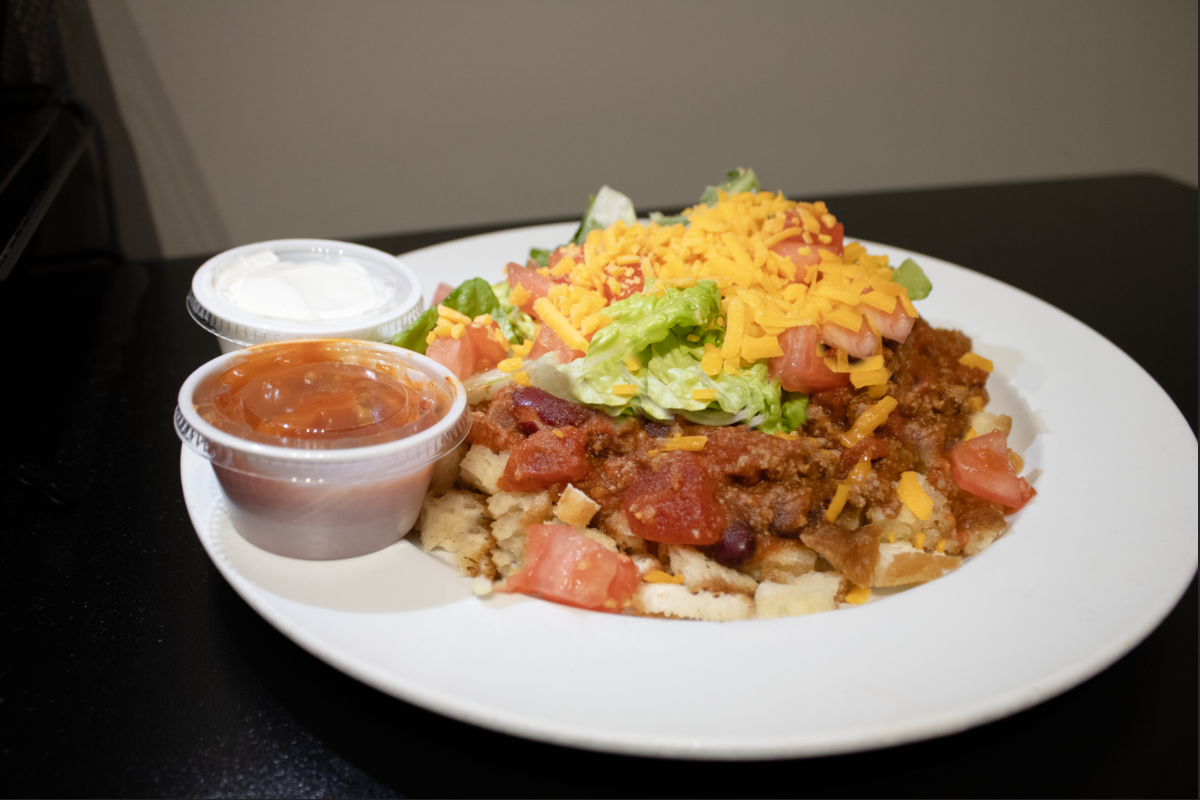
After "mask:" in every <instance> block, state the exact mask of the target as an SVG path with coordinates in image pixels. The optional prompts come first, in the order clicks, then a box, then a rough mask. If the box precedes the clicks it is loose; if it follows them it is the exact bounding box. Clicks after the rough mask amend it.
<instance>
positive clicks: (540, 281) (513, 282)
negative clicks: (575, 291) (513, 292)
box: [508, 261, 554, 317]
mask: <svg viewBox="0 0 1200 800" xmlns="http://www.w3.org/2000/svg"><path fill="white" fill-rule="evenodd" d="M530 263H531V264H532V266H529V267H522V266H521V265H520V264H518V263H516V262H514V261H510V262H508V285H509V286H511V287H513V288H514V289H515V288H517V284H521V285H522V286H524V287H525V291H526V292H528V293H529V300H528V301H527V302H525V303H524V304H523V305H521V306H519V308H520V309H521V310H522V311H524V312H525V313H526V314H529V315H530V316H534V317H536V316H537V314H534V313H533V304H534V302H536V301H537V299H538V298H539V297H545V296H546V295H547V294H548V293H549V291H550V286H551V285H552V284H553V283H554V281H552V280H550V278H549V276H546V275H543V274H542V273H540V272H538V271H537V269H534V267H536V266H537V262H536V261H532V262H530Z"/></svg>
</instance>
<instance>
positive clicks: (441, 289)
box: [432, 283, 454, 308]
mask: <svg viewBox="0 0 1200 800" xmlns="http://www.w3.org/2000/svg"><path fill="white" fill-rule="evenodd" d="M453 291H454V287H453V286H451V285H450V284H448V283H439V284H438V285H437V291H435V292H434V293H433V303H432V305H433V306H434V307H435V308H436V307H437V305H438V303H440V302H442V301H443V300H445V299H446V298H447V297H449V296H450V293H451V292H453Z"/></svg>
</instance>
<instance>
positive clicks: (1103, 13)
mask: <svg viewBox="0 0 1200 800" xmlns="http://www.w3.org/2000/svg"><path fill="white" fill-rule="evenodd" d="M90 7H91V10H92V15H93V19H94V22H95V25H96V31H97V33H98V36H99V40H100V42H101V44H102V47H103V52H104V59H105V62H106V64H107V67H108V71H109V75H110V77H111V80H112V84H113V87H114V89H115V94H116V98H117V103H118V105H119V108H120V112H121V116H122V118H123V119H124V121H125V125H126V127H127V129H128V132H129V136H130V139H131V141H132V143H133V148H134V151H135V152H136V156H137V160H138V163H139V164H140V167H141V172H142V176H143V179H144V181H145V187H146V194H147V196H148V198H149V204H150V208H151V212H152V215H153V219H154V222H155V226H156V228H157V234H158V241H159V242H160V243H161V248H162V251H163V253H164V255H166V256H169V257H170V256H179V255H185V254H192V253H200V252H207V251H215V250H220V249H223V248H226V247H229V246H232V245H235V244H242V243H245V242H251V241H256V240H262V239H268V238H275V237H284V236H320V237H331V238H351V237H366V236H371V235H378V234H387V233H397V232H404V231H413V230H420V229H429V228H440V227H452V226H461V225H470V224H479V223H493V222H505V221H509V220H522V219H528V218H536V217H547V216H561V215H568V214H575V213H578V212H580V211H581V210H582V205H583V203H584V202H585V200H586V195H587V194H588V193H589V192H591V191H594V190H595V189H596V188H598V187H599V186H600V185H601V184H602V183H608V184H611V185H612V186H614V187H616V188H619V189H621V190H622V191H624V192H626V193H627V194H629V195H630V196H631V197H632V198H633V199H634V201H635V203H636V204H637V206H638V208H639V210H642V211H649V210H652V209H654V208H656V207H660V206H673V205H680V204H684V203H687V202H689V201H691V200H693V199H694V198H695V197H696V196H697V194H698V192H699V191H700V189H701V188H702V187H703V185H704V184H706V183H709V182H712V181H714V180H715V179H716V178H717V177H718V176H719V175H720V173H722V172H723V171H724V170H726V169H729V168H731V167H734V166H738V165H745V166H752V167H754V168H755V169H756V170H757V172H758V174H759V175H760V176H761V177H762V179H763V181H764V184H765V185H766V186H767V187H768V188H775V189H783V190H785V191H786V192H788V193H789V195H792V196H804V197H810V198H816V197H818V196H821V195H827V194H833V193H840V192H854V191H869V190H877V189H890V188H899V187H921V186H940V185H949V184H964V183H980V182H990V181H1013V180H1023V179H1036V178H1046V177H1061V176H1075V175H1094V174H1104V173H1115V172H1129V171H1151V172H1156V173H1160V174H1164V175H1167V176H1170V177H1172V178H1175V179H1177V180H1180V181H1183V182H1185V183H1188V184H1190V185H1192V186H1195V185H1196V176H1197V166H1196V158H1197V155H1196V154H1197V127H1196V119H1197V56H1196V52H1197V34H1196V29H1197V11H1196V9H1197V5H1196V3H1195V2H1193V1H1190V0H1142V1H1141V2H1116V1H1114V0H1079V1H1077V0H1071V1H1069V2H1067V1H1063V2H1046V1H1045V0H1042V1H1041V2H1017V1H1006V2H975V1H968V0H954V1H951V2H943V1H942V0H922V1H920V2H853V1H852V2H829V1H827V0H813V1H811V2H769V1H767V0H762V1H759V2H736V3H735V2H710V1H708V0H693V1H692V2H682V1H680V2H624V1H622V2H603V1H602V0H590V1H589V2H542V1H540V0H511V1H510V2H498V1H494V0H493V1H490V2H468V1H466V0H450V1H447V2H385V1H383V0H338V1H337V2H334V1H333V0H325V1H319V0H206V1H205V2H194V1H192V0H90ZM835 211H836V209H835Z"/></svg>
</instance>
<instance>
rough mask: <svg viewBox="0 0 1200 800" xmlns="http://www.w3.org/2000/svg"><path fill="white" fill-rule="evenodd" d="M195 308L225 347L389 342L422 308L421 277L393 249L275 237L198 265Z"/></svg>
mask: <svg viewBox="0 0 1200 800" xmlns="http://www.w3.org/2000/svg"><path fill="white" fill-rule="evenodd" d="M187 308H188V313H190V314H191V315H192V319H194V320H196V322H197V323H199V324H200V326H201V327H203V328H204V329H205V330H207V331H209V332H210V333H212V334H213V335H215V336H216V337H217V339H218V341H219V342H220V345H221V351H222V352H226V353H228V352H230V351H231V350H235V349H237V348H239V347H246V346H247V345H253V344H262V343H264V342H276V341H281V340H284V339H311V338H335V339H366V340H369V341H376V342H386V341H390V340H391V338H392V337H393V336H395V335H396V334H397V333H399V332H400V331H402V330H404V329H405V328H407V327H408V326H409V324H410V323H411V322H412V321H413V320H414V319H416V317H417V316H418V315H419V314H420V313H421V310H422V308H423V304H422V302H421V282H420V280H419V279H418V278H417V276H416V275H415V274H413V271H412V270H410V269H409V268H408V267H407V266H406V265H405V264H404V263H403V262H402V261H401V260H400V259H398V258H396V257H395V256H393V255H389V254H387V253H384V252H381V251H379V250H375V249H373V248H370V247H364V246H363V245H358V244H351V243H350V242H334V241H329V240H326V239H276V240H274V241H270V242H258V243H256V244H247V245H242V246H241V247H235V248H234V249H232V250H226V251H225V252H224V253H221V254H220V255H217V256H213V257H212V258H210V259H209V260H208V261H206V262H204V264H203V265H201V267H200V269H198V270H196V274H195V275H194V276H193V277H192V291H191V293H190V294H189V295H188V298H187Z"/></svg>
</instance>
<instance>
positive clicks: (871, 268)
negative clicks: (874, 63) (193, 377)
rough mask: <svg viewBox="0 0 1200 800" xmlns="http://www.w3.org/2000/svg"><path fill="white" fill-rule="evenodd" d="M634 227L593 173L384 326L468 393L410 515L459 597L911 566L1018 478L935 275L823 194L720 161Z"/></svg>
mask: <svg viewBox="0 0 1200 800" xmlns="http://www.w3.org/2000/svg"><path fill="white" fill-rule="evenodd" d="M727 177H728V180H727V181H726V182H725V183H724V184H722V185H721V186H715V187H708V189H707V191H705V193H704V194H703V195H702V196H701V198H700V201H699V202H698V203H697V204H696V205H694V206H692V207H691V208H689V209H687V210H686V211H684V212H683V214H681V215H679V216H677V217H665V216H663V215H661V214H652V215H651V217H650V220H649V222H639V221H638V219H637V217H636V216H635V213H634V208H633V204H632V203H631V202H630V201H629V199H628V198H626V197H625V196H624V195H622V194H620V193H619V192H615V191H613V190H612V189H609V188H608V187H604V188H602V189H601V190H600V191H599V193H598V194H597V195H595V197H593V198H592V201H591V204H590V205H589V207H588V211H587V213H586V214H585V216H584V218H583V220H582V222H581V223H580V226H579V229H578V230H577V231H576V234H575V236H574V237H573V238H572V240H571V241H570V242H567V243H565V244H562V245H561V246H558V247H555V248H553V249H547V250H534V251H532V252H531V253H530V254H529V257H528V259H527V261H526V263H524V264H520V263H515V262H513V263H509V264H508V266H507V268H506V280H505V281H502V282H500V283H497V284H494V285H489V284H488V283H487V282H486V281H484V280H482V279H479V278H476V279H472V280H469V281H466V282H465V283H463V284H462V285H460V286H458V287H455V288H452V287H448V286H443V287H440V291H439V293H438V298H437V299H438V300H439V301H440V302H439V303H438V304H437V305H436V307H434V308H430V309H429V310H428V311H426V312H425V313H424V314H423V315H422V316H421V317H420V318H419V319H418V320H417V321H416V322H415V323H414V324H413V325H412V326H411V327H410V328H409V329H408V330H406V331H404V332H403V333H401V334H400V335H398V336H397V337H396V338H395V340H394V341H393V343H394V344H397V345H400V346H403V347H407V348H410V349H413V350H417V351H419V352H422V353H425V354H426V355H428V356H429V357H431V358H433V359H435V360H437V361H438V362H440V363H442V364H443V365H445V366H446V367H448V368H449V369H451V370H453V371H454V372H455V373H456V374H457V375H458V376H459V377H460V378H462V379H463V381H464V384H465V385H466V387H467V389H468V399H469V401H470V404H471V410H470V413H471V416H472V426H471V431H470V434H469V435H468V437H467V441H466V442H465V443H464V444H463V445H462V446H461V447H460V448H459V449H458V450H456V451H455V452H453V453H452V454H450V455H449V456H447V457H446V458H445V459H443V460H442V461H441V462H439V463H438V465H437V467H436V468H435V473H434V478H433V482H432V485H431V488H430V491H429V494H428V496H427V498H426V500H425V503H424V507H423V509H422V511H421V516H420V519H419V520H418V522H417V526H416V527H417V530H419V532H420V539H421V543H422V545H423V546H424V547H425V548H426V549H427V550H433V549H437V548H440V549H442V550H445V551H447V552H448V553H449V554H451V555H452V557H453V559H454V561H455V563H456V564H457V565H458V568H459V569H460V570H461V571H462V572H463V573H464V574H466V575H471V576H475V577H476V579H477V580H476V586H477V591H478V592H479V593H481V594H484V593H487V592H489V591H492V590H496V591H504V592H521V593H525V594H530V595H535V596H538V597H541V598H544V599H546V600H550V601H554V602H557V603H564V604H567V605H571V606H576V607H580V608H585V609H593V610H596V611H607V612H613V613H621V612H624V613H633V614H640V615H647V616H661V617H673V618H687V619H702V620H719V621H727V620H738V619H750V618H755V617H757V618H771V617H780V616H793V615H800V614H809V613H814V612H818V611H826V610H832V609H835V608H838V607H839V606H840V605H841V604H843V603H849V604H857V603H862V602H864V601H865V600H867V599H868V598H869V596H870V594H871V590H872V588H875V587H893V586H903V585H909V584H916V583H923V582H926V581H930V580H934V579H936V578H939V577H941V576H942V575H944V574H945V573H946V572H948V571H950V570H953V569H955V568H956V567H958V566H959V564H960V563H961V560H962V558H963V557H964V556H970V555H974V554H976V553H978V552H980V551H981V550H983V549H984V548H986V547H988V546H989V545H990V544H992V543H993V542H994V541H995V540H996V539H997V537H999V536H1001V535H1002V534H1003V533H1004V532H1005V530H1006V528H1007V523H1006V521H1005V517H1006V515H1008V514H1011V513H1012V512H1014V511H1015V510H1017V509H1020V508H1022V507H1023V506H1024V505H1025V504H1026V503H1028V502H1029V501H1030V499H1031V498H1033V496H1034V495H1035V494H1036V492H1035V491H1034V489H1033V488H1032V487H1031V486H1030V485H1029V483H1028V482H1027V481H1026V480H1025V479H1024V478H1021V477H1018V474H1019V473H1020V471H1021V469H1022V464H1021V459H1020V456H1018V455H1017V454H1015V453H1013V452H1012V451H1011V450H1009V447H1008V443H1007V438H1006V437H1007V436H1008V434H1009V431H1010V427H1011V420H1010V419H1009V418H1008V417H1005V416H999V415H994V414H991V413H988V412H987V411H986V410H985V407H986V405H987V402H988V393H987V389H986V388H985V384H986V382H987V378H988V373H989V372H991V370H992V365H991V363H990V362H989V361H988V360H987V359H985V358H982V357H981V356H979V355H977V354H975V353H973V352H972V350H971V341H970V339H968V338H967V337H966V336H964V335H963V334H961V333H959V332H957V331H952V330H940V329H937V328H933V327H931V326H929V325H928V324H927V323H926V322H925V321H924V320H922V319H921V316H920V314H919V312H918V311H917V309H916V308H915V306H914V304H913V303H914V301H919V300H921V299H922V298H924V297H926V296H927V295H928V294H929V292H930V291H931V289H932V287H931V285H930V282H929V280H928V279H927V278H926V276H925V274H924V272H923V271H922V270H921V268H920V266H919V265H917V264H916V263H915V262H914V261H912V260H906V261H905V262H904V263H902V264H900V265H898V266H893V265H891V264H889V263H888V258H887V256H886V255H872V254H871V253H869V252H868V251H867V250H866V249H865V248H864V247H863V246H862V245H861V244H858V243H854V242H849V243H847V242H846V241H845V240H844V238H843V236H844V229H843V225H842V223H841V222H840V221H839V220H838V219H837V218H836V217H835V216H834V215H833V214H832V213H831V211H830V210H829V209H828V208H827V207H826V206H825V204H824V203H821V202H817V203H805V202H796V201H793V200H789V199H787V198H786V197H784V195H783V194H781V193H772V192H767V191H760V190H759V187H758V181H757V179H756V178H755V176H754V173H753V172H752V171H750V170H738V171H736V172H731V173H729V174H728V176H727Z"/></svg>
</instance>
